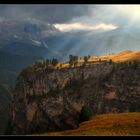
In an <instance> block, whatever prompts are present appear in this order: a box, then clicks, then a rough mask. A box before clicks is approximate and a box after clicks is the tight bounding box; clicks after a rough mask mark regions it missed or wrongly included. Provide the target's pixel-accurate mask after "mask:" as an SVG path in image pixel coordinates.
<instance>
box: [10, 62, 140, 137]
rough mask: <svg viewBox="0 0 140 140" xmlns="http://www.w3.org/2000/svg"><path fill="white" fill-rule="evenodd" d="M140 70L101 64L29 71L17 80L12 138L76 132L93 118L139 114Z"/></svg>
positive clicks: (31, 69) (24, 72) (131, 67)
mask: <svg viewBox="0 0 140 140" xmlns="http://www.w3.org/2000/svg"><path fill="white" fill-rule="evenodd" d="M139 87H140V68H139V67H137V68H134V67H133V66H128V65H126V66H121V65H119V64H114V63H113V64H109V63H101V64H95V65H92V66H89V67H77V68H67V69H58V70H49V69H41V68H40V69H39V70H35V69H34V67H32V68H31V67H29V68H27V69H26V70H24V71H23V72H22V73H21V74H20V75H19V77H18V79H17V83H16V87H15V91H14V103H13V117H12V134H32V133H42V132H47V131H61V130H66V129H74V128H77V127H78V125H79V114H80V111H81V109H82V107H83V106H87V107H89V108H90V109H91V111H92V112H93V114H101V113H114V112H129V111H130V112H131V111H140V88H139Z"/></svg>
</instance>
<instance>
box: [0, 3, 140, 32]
mask: <svg viewBox="0 0 140 140" xmlns="http://www.w3.org/2000/svg"><path fill="white" fill-rule="evenodd" d="M5 18H6V19H17V20H21V19H27V18H28V19H29V18H34V19H38V20H41V21H45V22H48V23H50V24H53V25H54V26H55V27H56V28H58V29H59V30H61V31H70V30H106V31H108V30H115V29H117V28H126V27H128V26H131V25H132V24H135V25H137V26H138V24H139V23H140V5H68V4H67V5H59V4H57V5H29V4H28V5H0V19H1V20H2V19H5Z"/></svg>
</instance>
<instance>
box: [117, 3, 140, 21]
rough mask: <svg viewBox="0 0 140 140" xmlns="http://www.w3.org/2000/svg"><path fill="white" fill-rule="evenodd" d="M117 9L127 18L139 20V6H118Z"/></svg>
mask: <svg viewBox="0 0 140 140" xmlns="http://www.w3.org/2000/svg"><path fill="white" fill-rule="evenodd" d="M117 9H118V10H119V11H120V12H121V13H123V14H126V15H127V16H129V17H130V16H131V17H133V18H135V19H139V20H140V5H120V6H117Z"/></svg>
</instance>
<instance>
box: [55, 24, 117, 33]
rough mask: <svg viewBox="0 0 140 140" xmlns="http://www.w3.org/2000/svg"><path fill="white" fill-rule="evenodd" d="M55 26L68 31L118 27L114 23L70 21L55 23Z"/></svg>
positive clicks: (106, 29) (113, 28) (104, 29)
mask: <svg viewBox="0 0 140 140" xmlns="http://www.w3.org/2000/svg"><path fill="white" fill-rule="evenodd" d="M54 26H55V28H56V29H58V30H60V31H62V32H68V31H74V30H85V31H88V30H89V31H91V30H103V31H108V30H115V29H117V28H118V27H117V26H115V25H113V24H105V23H101V24H96V25H94V24H84V23H68V24H54Z"/></svg>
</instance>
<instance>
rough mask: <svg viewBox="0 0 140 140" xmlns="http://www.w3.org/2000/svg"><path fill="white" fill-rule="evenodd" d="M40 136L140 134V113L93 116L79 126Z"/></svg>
mask: <svg viewBox="0 0 140 140" xmlns="http://www.w3.org/2000/svg"><path fill="white" fill-rule="evenodd" d="M35 135H38V136H129V135H131V136H132V135H140V113H137V112H133V113H119V114H104V115H96V116H93V117H92V118H91V119H90V120H89V121H86V122H83V123H81V124H80V125H79V128H77V129H74V130H67V131H62V132H51V133H43V134H35Z"/></svg>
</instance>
